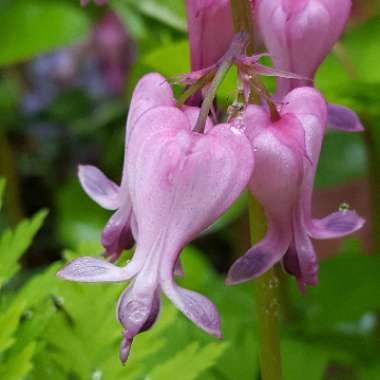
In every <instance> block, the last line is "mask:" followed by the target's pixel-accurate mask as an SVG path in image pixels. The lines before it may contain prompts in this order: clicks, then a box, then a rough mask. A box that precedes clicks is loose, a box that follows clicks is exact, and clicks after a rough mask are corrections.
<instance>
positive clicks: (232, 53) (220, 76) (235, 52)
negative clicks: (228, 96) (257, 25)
mask: <svg viewBox="0 0 380 380" xmlns="http://www.w3.org/2000/svg"><path fill="white" fill-rule="evenodd" d="M246 46H247V35H246V34H245V33H238V34H236V36H235V37H234V39H233V40H232V43H231V46H230V48H229V49H228V51H227V53H226V54H225V55H224V56H223V58H222V59H221V60H220V64H219V66H218V69H217V71H216V74H215V77H214V79H213V80H212V82H211V84H210V87H209V88H208V90H207V94H206V96H205V98H204V100H203V103H202V107H201V111H200V113H199V117H198V120H197V123H196V124H195V127H194V128H193V131H194V132H198V133H203V131H204V128H205V125H206V120H207V117H208V115H209V113H210V110H211V107H212V105H213V102H214V99H215V96H216V92H217V90H218V88H219V86H220V85H221V83H222V82H223V80H224V78H225V76H226V75H227V73H228V71H229V70H230V68H231V66H232V65H233V63H234V60H235V58H236V57H238V56H239V55H241V54H243V52H244V50H245V49H246Z"/></svg>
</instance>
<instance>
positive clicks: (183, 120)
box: [58, 74, 253, 362]
mask: <svg viewBox="0 0 380 380" xmlns="http://www.w3.org/2000/svg"><path fill="white" fill-rule="evenodd" d="M198 115H199V109H198V108H194V107H184V108H182V109H178V108H177V107H176V104H175V99H174V97H173V93H172V90H171V88H170V86H169V84H168V83H167V82H166V81H165V79H164V78H163V77H162V76H160V75H159V74H149V75H146V76H145V77H143V78H142V79H141V80H140V82H139V83H138V85H137V88H136V89H135V92H134V94H133V98H132V103H131V108H130V114H129V116H128V123H127V124H128V128H127V136H126V141H127V143H126V153H125V162H124V169H123V179H122V183H121V186H120V187H118V186H117V185H115V184H114V183H112V182H111V181H109V180H108V179H107V178H106V177H105V176H104V175H103V174H102V173H101V172H100V171H99V170H98V169H95V168H93V167H82V168H81V170H80V179H81V183H82V185H83V186H84V188H85V190H86V192H87V193H88V194H89V195H90V196H91V197H92V198H93V199H95V200H96V201H97V202H98V203H99V204H101V205H102V206H103V207H106V208H112V209H114V208H118V211H117V212H116V214H115V215H118V222H117V223H111V226H110V227H107V228H110V231H111V230H112V232H110V235H112V239H116V240H118V241H120V237H122V236H123V235H124V232H125V228H127V229H129V226H131V228H132V231H133V235H134V237H135V239H136V251H135V253H134V256H133V258H132V260H131V261H130V262H129V263H128V264H127V265H126V266H125V267H122V268H120V267H117V266H114V265H113V264H110V263H108V262H106V261H102V260H99V259H96V258H92V257H83V258H79V259H77V260H74V261H73V262H72V263H70V264H68V265H67V266H66V267H65V268H63V269H62V270H61V271H60V272H59V273H58V275H59V276H60V277H63V278H65V279H68V280H72V281H79V282H98V281H103V282H113V281H127V280H131V284H130V286H129V287H128V288H127V289H126V290H125V291H124V293H123V294H122V296H121V297H120V300H119V303H118V307H117V310H118V312H117V314H118V319H119V321H120V323H121V324H122V325H123V326H124V329H125V332H124V340H123V343H122V345H121V351H120V358H121V360H122V361H123V362H125V361H126V360H127V358H128V355H129V351H130V347H131V343H132V341H133V338H134V336H135V335H137V334H138V333H140V332H142V331H145V330H147V329H149V328H150V327H151V326H152V325H153V323H154V322H155V320H156V319H157V316H158V313H159V309H160V299H159V294H160V291H161V290H162V291H163V292H164V293H165V294H166V295H167V296H168V298H169V299H170V300H171V301H172V302H173V303H174V304H175V305H176V306H177V307H178V308H179V309H180V310H181V311H182V312H183V313H184V314H185V315H186V316H187V317H188V318H189V319H190V320H192V321H193V322H194V323H195V324H196V325H197V326H199V327H200V328H201V329H203V330H204V331H206V332H207V333H209V334H211V335H214V336H216V337H220V336H221V332H220V319H219V315H218V313H217V310H216V308H215V306H214V305H213V303H212V302H210V301H209V300H208V299H207V298H206V297H204V296H202V295H200V294H198V293H195V292H193V291H189V290H186V289H183V288H180V287H179V286H177V285H176V283H175V282H174V279H173V274H174V272H175V269H176V268H178V264H179V255H180V253H181V250H182V248H183V247H184V246H185V245H186V244H187V243H189V242H190V241H191V240H192V239H194V238H195V237H196V236H197V235H198V234H199V233H200V232H202V231H203V230H205V229H206V228H207V227H208V226H210V225H211V224H212V223H213V222H215V220H216V219H217V218H218V217H219V216H220V215H221V214H222V213H223V212H224V211H225V210H226V209H227V208H228V207H229V206H231V204H232V203H233V202H234V201H235V200H236V199H237V197H238V196H239V195H240V193H241V192H242V191H243V190H244V188H245V187H246V186H247V184H248V181H249V178H250V176H251V173H252V169H253V154H252V149H251V146H250V143H249V141H248V139H247V138H246V136H245V135H244V133H243V132H242V131H240V130H239V129H237V128H234V127H231V125H229V124H220V125H217V126H215V127H214V126H213V124H212V122H211V120H208V121H207V125H206V132H205V134H200V133H197V132H193V131H192V128H193V127H194V124H195V121H196V119H197V118H198ZM112 239H111V240H112Z"/></svg>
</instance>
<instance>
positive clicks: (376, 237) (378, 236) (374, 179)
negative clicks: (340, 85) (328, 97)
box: [361, 114, 380, 253]
mask: <svg viewBox="0 0 380 380" xmlns="http://www.w3.org/2000/svg"><path fill="white" fill-rule="evenodd" d="M361 117H362V118H363V122H364V123H365V126H366V130H365V138H366V145H367V154H368V163H369V170H368V177H369V186H370V196H371V221H372V239H373V249H374V251H375V252H377V253H380V197H379V194H380V138H379V137H378V133H377V132H376V127H377V125H375V123H374V122H373V121H372V119H371V117H364V115H363V114H362V115H361Z"/></svg>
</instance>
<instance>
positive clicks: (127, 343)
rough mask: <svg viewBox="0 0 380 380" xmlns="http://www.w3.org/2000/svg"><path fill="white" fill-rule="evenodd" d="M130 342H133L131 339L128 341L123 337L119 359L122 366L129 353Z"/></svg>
mask: <svg viewBox="0 0 380 380" xmlns="http://www.w3.org/2000/svg"><path fill="white" fill-rule="evenodd" d="M132 341H133V339H130V338H128V337H127V336H125V337H124V339H123V341H122V342H121V344H120V352H119V357H120V361H121V363H122V364H123V365H125V364H126V363H127V360H128V357H129V353H130V352H131V345H132Z"/></svg>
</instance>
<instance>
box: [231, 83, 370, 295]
mask: <svg viewBox="0 0 380 380" xmlns="http://www.w3.org/2000/svg"><path fill="white" fill-rule="evenodd" d="M242 117H243V120H242V122H243V124H244V125H245V128H246V130H245V132H246V134H247V136H248V138H249V139H250V141H251V144H252V146H253V150H254V152H255V168H254V171H253V175H252V178H251V181H250V185H249V187H250V190H251V192H252V194H253V196H254V197H255V199H257V200H258V201H259V203H260V204H261V205H262V206H263V208H264V210H265V214H266V218H267V223H268V232H267V234H266V236H265V238H264V239H263V240H262V241H260V242H259V243H258V244H256V245H255V246H253V247H252V248H251V249H250V250H249V251H248V252H247V253H246V254H245V255H244V256H243V257H241V258H240V259H238V260H237V261H236V262H235V263H234V264H233V266H232V267H231V269H230V271H229V274H228V278H227V283H228V284H235V283H240V282H244V281H247V280H250V279H252V278H255V277H257V276H259V275H261V274H263V273H264V272H266V271H267V270H268V269H269V268H271V267H272V266H273V265H274V264H276V263H277V262H279V261H280V260H282V263H283V266H284V268H285V270H286V271H288V272H289V273H291V274H293V275H294V276H296V278H297V281H298V284H299V287H300V289H301V290H303V289H304V287H305V285H315V284H316V283H317V281H318V260H317V256H316V254H315V251H314V248H313V245H312V243H311V240H310V237H312V238H316V239H329V238H337V237H342V236H345V235H348V234H350V233H352V232H354V231H356V230H358V229H359V228H361V227H362V226H363V224H364V220H363V219H362V218H360V217H359V216H358V215H357V214H356V213H355V212H354V211H349V210H342V211H338V212H334V213H332V214H331V215H329V216H327V217H326V218H323V219H320V220H316V219H312V217H311V201H312V191H313V183H314V177H315V173H316V169H317V164H318V160H319V154H320V149H321V144H322V140H323V135H324V132H325V127H326V121H327V120H326V118H327V107H326V103H325V101H324V99H323V98H322V96H321V95H320V94H319V93H318V92H317V91H316V90H314V89H312V88H310V87H302V88H298V89H295V90H293V91H291V92H290V93H289V94H288V95H287V96H286V97H285V98H284V100H283V105H282V107H281V109H280V119H279V120H277V121H272V120H271V119H270V116H269V114H268V113H267V111H266V110H265V109H264V108H262V107H258V106H248V108H247V110H246V112H245V113H244V114H243V116H242Z"/></svg>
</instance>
